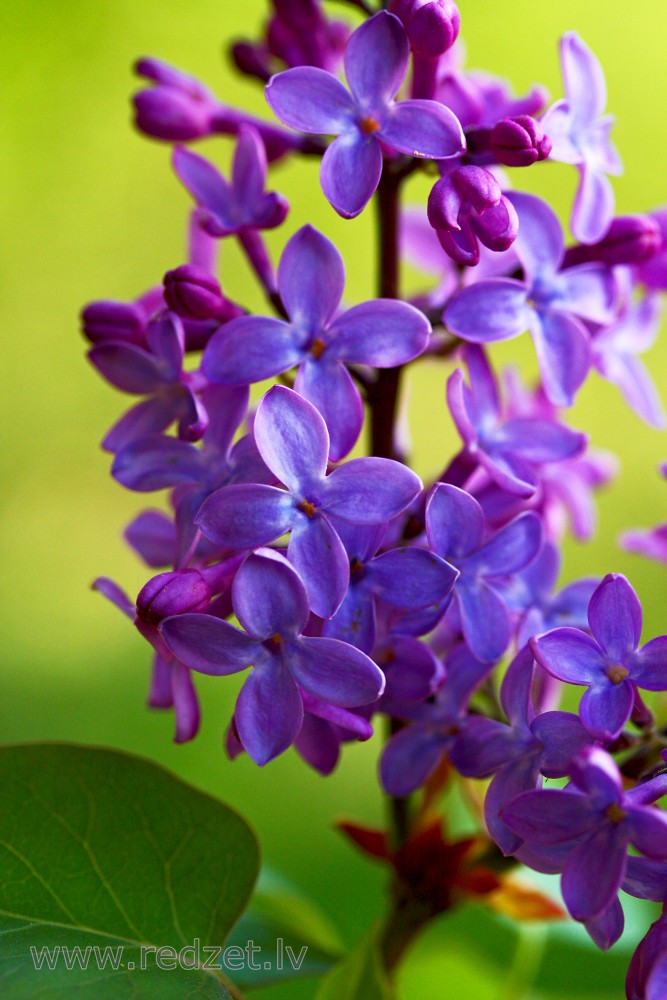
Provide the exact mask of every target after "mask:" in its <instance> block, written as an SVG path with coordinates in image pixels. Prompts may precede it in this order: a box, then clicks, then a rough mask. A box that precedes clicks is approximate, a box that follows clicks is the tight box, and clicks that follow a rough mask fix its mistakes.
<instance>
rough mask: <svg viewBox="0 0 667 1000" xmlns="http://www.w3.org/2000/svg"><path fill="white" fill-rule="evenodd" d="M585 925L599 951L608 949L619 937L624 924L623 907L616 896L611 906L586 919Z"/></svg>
mask: <svg viewBox="0 0 667 1000" xmlns="http://www.w3.org/2000/svg"><path fill="white" fill-rule="evenodd" d="M585 926H586V930H587V931H588V933H589V934H590V936H591V937H592V939H593V941H594V942H595V944H596V945H597V946H598V948H600V950H601V951H609V949H610V948H611V947H612V945H614V944H616V942H617V941H618V939H619V938H620V936H621V934H622V933H623V928H624V926H625V918H624V916H623V907H622V906H621V904H620V902H619V900H618V898H615V899H614V901H613V902H612V904H611V906H608V907H607V909H606V910H603V911H602V913H599V914H598V916H597V917H591V919H590V920H587V921H586V925H585Z"/></svg>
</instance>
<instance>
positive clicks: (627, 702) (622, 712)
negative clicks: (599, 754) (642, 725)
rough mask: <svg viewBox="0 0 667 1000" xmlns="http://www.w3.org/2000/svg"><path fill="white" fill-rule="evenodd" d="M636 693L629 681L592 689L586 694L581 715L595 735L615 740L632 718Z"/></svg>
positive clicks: (580, 710) (580, 709) (582, 701)
mask: <svg viewBox="0 0 667 1000" xmlns="http://www.w3.org/2000/svg"><path fill="white" fill-rule="evenodd" d="M633 701H634V692H633V689H632V684H631V683H630V681H628V680H624V681H621V683H620V684H611V683H610V684H606V685H605V686H604V687H590V688H589V689H588V691H585V692H584V695H583V697H582V699H581V704H580V705H579V714H580V715H581V718H582V721H583V723H584V725H585V726H586V727H587V728H588V729H589V730H590V731H591V733H593V734H594V735H599V736H600V737H602V738H603V739H605V738H609V739H615V738H616V737H617V736H618V735H619V734H620V732H621V730H622V729H623V726H624V725H625V723H626V722H627V721H628V719H629V718H630V713H631V712H632V705H633Z"/></svg>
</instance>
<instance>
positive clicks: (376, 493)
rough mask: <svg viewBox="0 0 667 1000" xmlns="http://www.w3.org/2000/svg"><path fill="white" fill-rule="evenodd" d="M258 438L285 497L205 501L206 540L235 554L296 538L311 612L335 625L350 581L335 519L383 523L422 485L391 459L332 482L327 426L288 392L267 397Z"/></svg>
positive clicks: (350, 467) (249, 488)
mask: <svg viewBox="0 0 667 1000" xmlns="http://www.w3.org/2000/svg"><path fill="white" fill-rule="evenodd" d="M254 432H255V440H256V442H257V447H258V448H259V452H260V454H261V456H262V458H263V459H264V461H265V462H266V465H267V466H268V468H269V469H270V470H271V472H273V474H274V475H275V476H276V478H277V479H278V480H279V481H280V482H281V483H283V484H284V485H285V487H286V489H285V490H283V489H278V488H276V487H274V486H264V485H261V484H259V485H254V484H241V485H235V486H225V487H223V488H222V489H220V490H217V492H215V493H214V494H213V495H212V496H210V497H209V498H208V499H207V500H206V501H205V503H204V504H203V506H202V508H201V510H200V511H199V514H198V515H197V518H196V523H197V525H198V526H199V527H200V528H201V530H202V531H203V532H204V534H205V535H206V536H207V537H208V538H210V539H212V540H213V541H214V542H216V543H218V544H219V545H223V546H225V547H229V548H233V549H234V548H235V549H250V548H255V547H256V546H257V545H265V544H267V543H268V542H272V541H273V540H274V539H276V538H279V537H280V536H281V535H282V534H284V533H285V532H287V531H290V532H291V534H290V540H289V545H288V549H287V555H288V558H289V560H290V562H292V563H293V564H294V565H295V567H296V569H297V570H298V571H299V573H300V574H301V576H302V577H303V580H304V583H305V585H306V589H307V591H308V595H309V599H310V602H311V608H312V610H313V612H314V613H315V614H316V615H318V616H319V617H320V618H330V617H331V616H332V615H333V614H334V613H335V612H336V610H337V609H338V608H339V607H340V604H341V602H342V600H343V598H344V597H345V593H346V591H347V586H348V581H349V575H350V570H349V561H348V558H347V553H346V552H345V547H344V545H343V543H342V541H341V540H340V537H339V535H338V533H337V531H336V526H335V525H336V521H337V519H339V518H340V520H341V521H345V522H347V523H349V524H361V525H372V524H382V523H385V522H387V521H389V520H390V519H391V518H393V517H395V516H396V515H397V514H399V513H400V512H401V511H402V510H404V509H405V508H406V507H407V506H408V505H409V504H410V503H411V501H412V500H414V498H415V497H416V496H417V494H418V493H419V491H420V489H421V481H420V480H419V478H418V477H417V476H416V475H415V474H414V472H412V471H411V470H410V469H408V468H407V467H406V466H404V465H401V464H400V463H399V462H394V461H392V460H391V459H385V458H357V459H353V460H352V461H350V462H347V463H346V464H345V465H342V466H340V467H339V468H337V469H334V471H333V472H332V473H331V474H330V475H328V476H327V475H326V470H327V459H328V455H329V435H328V432H327V428H326V424H325V423H324V420H323V419H322V417H321V416H320V414H319V413H318V411H317V410H316V409H315V407H314V406H312V405H311V404H310V403H309V402H308V401H307V400H305V399H303V398H302V397H301V396H299V395H298V393H296V392H294V391H293V390H291V389H287V388H285V387H284V386H279V385H278V386H274V387H273V388H272V389H270V390H269V392H267V394H266V395H265V396H264V399H263V400H262V402H261V403H260V405H259V408H258V410H257V415H256V417H255V426H254Z"/></svg>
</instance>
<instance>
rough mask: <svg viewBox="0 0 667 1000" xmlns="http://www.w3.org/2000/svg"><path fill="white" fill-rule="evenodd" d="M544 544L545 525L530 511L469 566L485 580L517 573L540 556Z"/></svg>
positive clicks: (505, 528)
mask: <svg viewBox="0 0 667 1000" xmlns="http://www.w3.org/2000/svg"><path fill="white" fill-rule="evenodd" d="M541 544H542V522H541V521H540V519H539V517H538V516H537V514H534V513H533V512H532V511H528V512H527V513H525V514H519V516H518V517H515V518H514V520H513V521H510V523H509V524H506V525H505V527H504V528H501V529H500V531H498V532H496V534H495V535H494V536H493V538H492V539H491V540H490V541H489V542H487V543H486V545H484V546H483V547H482V548H481V549H480V550H479V552H477V553H475V555H473V556H471V557H470V560H469V565H470V566H474V567H475V570H476V571H478V572H480V573H482V574H483V575H484V576H499V575H505V574H507V573H516V571H517V570H519V569H522V568H523V567H524V566H525V565H526V564H527V563H529V562H530V561H531V559H534V558H535V556H536V555H537V553H538V551H539V548H540V545H541Z"/></svg>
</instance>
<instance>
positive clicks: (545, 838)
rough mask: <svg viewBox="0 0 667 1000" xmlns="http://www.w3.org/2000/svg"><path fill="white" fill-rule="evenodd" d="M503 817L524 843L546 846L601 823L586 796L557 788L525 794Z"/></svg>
mask: <svg viewBox="0 0 667 1000" xmlns="http://www.w3.org/2000/svg"><path fill="white" fill-rule="evenodd" d="M502 816H503V819H504V820H505V822H506V823H507V824H508V825H509V826H510V827H511V828H512V830H514V831H515V832H516V833H518V834H519V836H520V837H523V839H524V840H529V841H534V843H536V844H544V845H546V846H549V845H550V844H562V843H564V842H566V841H568V840H573V839H574V838H575V837H579V836H581V834H583V833H586V832H588V831H589V830H591V829H592V828H593V827H594V826H595V824H596V822H597V814H596V813H595V812H594V811H593V810H592V809H591V806H590V804H589V802H588V799H587V798H586V797H585V796H583V795H578V794H575V793H574V792H564V791H561V790H560V789H557V788H547V789H540V790H539V791H535V792H524V793H523V794H522V795H519V796H518V797H517V798H515V799H514V800H513V801H511V802H509V803H508V804H507V805H506V806H505V807H504V808H503V810H502ZM609 825H610V826H611V824H609ZM591 915H592V914H591Z"/></svg>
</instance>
